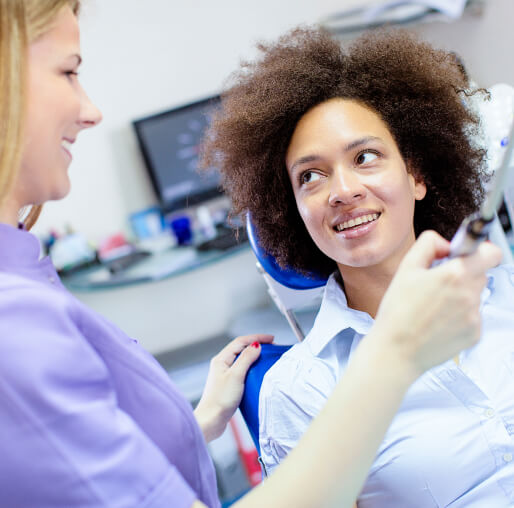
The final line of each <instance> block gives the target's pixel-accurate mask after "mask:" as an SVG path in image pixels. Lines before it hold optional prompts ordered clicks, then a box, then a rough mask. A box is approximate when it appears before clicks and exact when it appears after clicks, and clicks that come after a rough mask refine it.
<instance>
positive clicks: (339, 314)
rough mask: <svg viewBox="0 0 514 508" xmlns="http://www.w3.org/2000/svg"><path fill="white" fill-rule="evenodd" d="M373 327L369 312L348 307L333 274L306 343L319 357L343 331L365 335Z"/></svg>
mask: <svg viewBox="0 0 514 508" xmlns="http://www.w3.org/2000/svg"><path fill="white" fill-rule="evenodd" d="M372 325H373V318H372V317H371V316H370V315H369V314H368V313H367V312H362V311H359V310H355V309H351V308H350V307H348V302H347V300H346V295H345V294H344V291H343V290H342V288H341V286H340V285H339V283H338V281H337V278H336V274H332V275H331V276H330V278H329V279H328V282H327V285H326V286H325V291H324V293H323V300H322V302H321V307H320V310H319V312H318V315H317V316H316V320H315V322H314V325H313V327H312V330H311V331H310V333H309V334H308V335H307V337H306V339H305V341H306V342H307V343H308V344H309V347H310V349H311V351H312V353H313V354H314V355H318V354H319V353H321V351H322V350H323V349H324V348H325V346H326V345H327V344H328V343H329V342H330V341H331V340H332V339H333V338H334V337H335V336H336V335H338V334H339V333H340V332H341V331H343V330H345V329H347V328H351V329H353V330H354V331H355V332H357V333H360V334H362V335H365V334H367V333H368V332H369V330H370V328H371V326H372Z"/></svg>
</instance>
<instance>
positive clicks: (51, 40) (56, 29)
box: [30, 5, 80, 58]
mask: <svg viewBox="0 0 514 508" xmlns="http://www.w3.org/2000/svg"><path fill="white" fill-rule="evenodd" d="M79 49H80V31H79V25H78V21H77V17H76V16H75V14H74V13H73V11H72V10H71V8H70V7H69V6H67V5H66V6H65V7H63V8H62V9H61V10H60V11H59V13H58V14H57V15H56V17H55V19H54V21H53V22H52V24H51V26H50V27H49V29H48V30H47V31H46V32H44V33H43V34H42V35H41V36H39V37H38V38H37V39H36V40H34V41H33V42H32V43H31V44H30V52H31V54H32V55H33V56H37V57H43V56H46V57H50V58H51V57H56V58H58V57H61V56H66V55H67V54H75V53H78V52H79Z"/></svg>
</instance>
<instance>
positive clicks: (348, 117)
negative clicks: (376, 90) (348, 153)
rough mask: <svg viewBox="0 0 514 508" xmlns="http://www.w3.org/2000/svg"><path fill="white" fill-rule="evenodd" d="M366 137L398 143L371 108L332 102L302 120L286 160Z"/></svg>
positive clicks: (341, 101)
mask: <svg viewBox="0 0 514 508" xmlns="http://www.w3.org/2000/svg"><path fill="white" fill-rule="evenodd" d="M364 136H374V137H379V138H381V139H383V140H384V141H386V142H394V141H393V137H392V135H391V132H390V131H389V128H388V126H387V124H386V123H385V122H384V121H383V120H382V119H381V118H380V116H379V115H378V114H377V113H376V112H375V111H373V110H372V109H371V108H369V107H367V106H365V105H363V104H362V103H360V102H357V101H355V100H351V99H330V100H328V101H325V102H322V103H321V104H318V105H317V106H314V107H313V108H312V109H310V110H309V111H307V113H305V114H304V115H303V116H302V117H301V118H300V120H299V121H298V123H297V124H296V127H295V130H294V132H293V136H292V137H291V142H290V144H289V148H288V151H287V156H286V158H288V157H289V156H290V154H291V153H292V152H297V151H298V150H302V151H303V150H309V149H311V148H312V149H314V148H317V149H320V148H323V147H324V146H326V145H327V144H329V143H331V142H337V143H350V142H351V141H353V140H355V139H357V138H360V137H364Z"/></svg>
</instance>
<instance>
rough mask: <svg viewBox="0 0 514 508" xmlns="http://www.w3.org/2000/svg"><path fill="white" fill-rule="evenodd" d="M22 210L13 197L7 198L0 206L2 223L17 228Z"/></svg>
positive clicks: (0, 220)
mask: <svg viewBox="0 0 514 508" xmlns="http://www.w3.org/2000/svg"><path fill="white" fill-rule="evenodd" d="M20 208H21V207H20V206H18V204H17V203H16V202H15V200H14V199H13V198H12V197H11V196H6V197H5V199H4V200H3V201H2V204H1V205H0V222H1V223H3V224H9V225H11V226H14V227H17V226H18V213H19V210H20Z"/></svg>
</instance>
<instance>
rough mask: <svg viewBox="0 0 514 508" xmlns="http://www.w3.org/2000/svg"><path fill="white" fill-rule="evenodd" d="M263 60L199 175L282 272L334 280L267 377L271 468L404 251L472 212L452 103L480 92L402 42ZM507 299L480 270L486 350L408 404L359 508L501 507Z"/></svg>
mask: <svg viewBox="0 0 514 508" xmlns="http://www.w3.org/2000/svg"><path fill="white" fill-rule="evenodd" d="M260 50H261V57H260V58H259V59H257V60H256V61H255V62H254V63H246V64H244V65H243V67H242V69H241V71H240V72H238V73H237V74H235V75H234V76H233V77H232V82H231V85H230V87H229V89H228V90H227V91H226V92H225V93H224V96H223V103H222V108H221V109H220V111H219V112H218V114H217V116H216V117H215V119H214V121H213V123H212V126H211V128H210V130H209V132H208V135H207V138H206V142H205V146H204V162H205V164H207V165H213V164H216V165H217V166H218V167H219V168H220V170H221V173H222V175H223V182H224V186H225V188H226V190H227V191H228V192H229V194H230V195H231V197H232V199H233V203H234V208H235V211H236V212H239V213H241V212H243V213H244V212H247V211H249V212H251V214H252V219H253V221H254V224H255V226H256V229H257V231H258V235H259V237H260V240H261V243H262V245H263V247H264V248H265V249H266V250H268V251H269V252H270V253H271V254H273V255H274V256H275V257H276V258H277V260H278V262H279V263H280V264H281V265H283V266H286V265H287V266H290V267H293V268H295V269H297V270H299V271H302V272H304V273H310V272H317V273H321V274H325V275H329V274H331V275H330V278H329V281H328V283H327V286H326V289H325V293H324V297H323V302H322V305H321V309H320V311H319V314H318V316H317V319H316V321H315V324H314V327H313V329H312V330H311V332H310V333H309V335H308V336H307V338H306V339H305V341H304V342H302V343H301V344H298V345H296V346H294V347H293V348H292V349H291V350H290V351H288V352H287V353H286V354H285V355H284V356H283V357H282V359H281V360H280V361H279V362H278V363H277V364H275V366H274V367H273V368H272V369H271V370H270V371H269V372H268V374H267V375H266V377H265V379H264V383H263V387H262V390H261V395H260V408H261V409H260V421H261V428H260V441H261V449H262V453H263V459H264V462H265V464H266V466H267V469H268V471H271V470H273V469H274V468H275V467H276V465H277V464H278V463H279V462H280V461H281V460H282V459H283V458H284V457H285V456H286V455H287V454H288V453H289V452H290V450H291V449H292V448H293V447H295V445H296V443H297V442H298V440H299V439H300V437H301V436H302V434H303V433H304V432H305V430H306V429H307V427H308V426H309V424H310V422H311V421H312V419H313V418H314V417H315V415H317V414H318V413H319V412H320V410H321V408H322V407H323V406H324V404H325V402H326V401H327V399H328V397H329V395H330V393H331V392H332V390H333V389H334V387H335V386H336V384H337V381H338V380H339V379H340V378H341V376H342V374H343V373H344V372H345V371H346V368H347V365H348V362H349V360H350V359H351V358H352V356H353V354H354V352H355V350H356V348H357V346H358V345H359V343H360V342H361V340H362V337H364V336H365V335H366V334H367V333H368V331H369V329H370V327H371V326H372V325H373V323H374V318H375V317H376V315H377V309H378V307H379V305H380V303H381V301H382V299H383V297H384V294H385V292H386V290H387V288H388V286H389V284H390V283H391V280H392V278H393V276H394V274H395V272H396V271H397V269H398V266H399V264H400V262H401V260H402V259H403V258H404V256H405V254H406V253H407V251H408V250H409V249H410V248H411V246H412V245H413V244H414V242H415V240H416V237H417V236H418V235H419V234H420V233H421V232H422V231H424V230H426V229H433V230H435V231H437V232H438V233H439V234H441V235H442V236H444V237H446V238H450V237H451V236H452V235H453V234H454V232H455V231H456V229H457V227H458V225H459V224H460V222H461V221H462V220H463V218H464V217H465V216H466V215H468V214H470V213H471V212H473V211H475V210H476V209H477V208H478V205H479V203H480V201H481V199H482V198H483V187H482V179H483V174H484V168H485V157H486V153H485V151H484V150H483V149H481V147H479V146H478V145H476V144H475V142H474V141H472V140H473V139H477V134H479V118H478V117H477V116H476V115H475V114H474V113H473V109H472V108H470V107H467V106H466V102H467V97H468V96H469V95H470V94H476V93H484V94H486V91H485V90H472V89H471V86H470V83H469V82H468V80H467V78H466V76H465V73H463V72H462V68H461V67H459V65H458V64H457V62H456V59H455V55H453V54H452V53H448V52H445V51H442V50H438V49H435V48H433V47H432V46H430V45H429V44H427V43H424V42H422V41H420V40H418V39H417V38H415V37H414V36H413V35H411V34H409V33H408V32H404V31H383V32H378V33H372V34H367V35H364V36H362V37H361V38H359V39H357V40H356V41H354V42H352V43H351V44H350V45H349V46H348V47H347V48H342V47H341V45H340V44H339V43H338V42H337V41H336V40H334V39H332V38H331V37H330V36H329V35H328V34H326V33H324V32H322V31H319V30H314V29H307V28H301V29H297V30H295V31H293V32H291V33H289V34H287V35H285V36H283V37H281V38H280V39H279V40H278V41H277V42H276V43H273V44H270V45H261V46H260ZM412 297H414V295H411V294H405V295H404V299H405V300H398V301H397V305H398V306H402V305H403V304H404V301H406V300H408V299H410V298H412ZM513 302H514V268H513V267H511V266H503V267H498V268H496V269H494V270H492V271H490V272H489V281H488V287H487V288H486V290H485V291H484V292H483V294H482V303H481V315H482V319H483V322H482V323H483V326H482V331H483V334H482V335H483V340H482V341H481V342H480V344H479V345H477V346H476V347H474V348H471V349H468V350H466V351H465V352H463V353H462V354H461V355H460V356H458V357H455V358H454V359H453V360H450V361H448V362H446V363H444V364H442V365H440V366H439V367H436V368H433V369H431V370H430V371H428V372H427V373H426V374H425V375H424V376H423V377H421V378H420V379H419V380H418V381H417V382H416V383H415V384H414V385H413V387H412V388H411V389H410V391H409V392H408V393H407V395H406V397H405V399H404V401H403V404H402V406H401V408H400V411H399V413H398V414H397V416H396V417H395V419H394V420H393V423H392V425H391V427H390V429H389V431H388V433H387V434H386V437H385V439H384V441H383V442H382V445H381V447H380V449H379V451H378V454H377V456H376V459H375V462H374V464H373V466H372V468H371V470H370V473H369V476H368V479H367V481H366V483H365V485H364V487H363V489H362V492H361V494H360V496H359V498H358V500H357V501H358V504H359V506H361V507H377V506H380V507H395V508H397V507H399V506H409V507H411V506H416V507H433V506H448V505H450V504H451V505H452V506H466V507H469V506H495V507H496V506H498V507H500V506H512V505H513V504H514V461H513V457H514V439H513V437H512V436H513V435H514V405H513V404H512V401H513V400H514V343H513V341H512V329H513V328H514V303H513ZM428 310H429V309H427V312H428ZM427 316H428V314H426V315H420V316H419V320H420V321H421V322H423V320H426V319H427ZM445 333H447V332H445V330H444V329H441V334H442V335H444V334H445ZM389 367H390V369H391V370H394V369H395V365H390V366H389ZM313 467H315V466H314V465H313Z"/></svg>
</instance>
